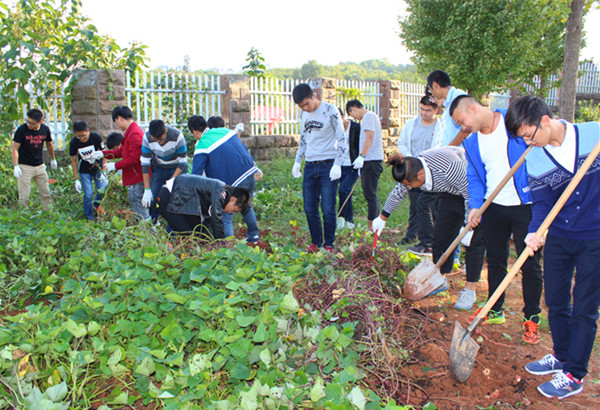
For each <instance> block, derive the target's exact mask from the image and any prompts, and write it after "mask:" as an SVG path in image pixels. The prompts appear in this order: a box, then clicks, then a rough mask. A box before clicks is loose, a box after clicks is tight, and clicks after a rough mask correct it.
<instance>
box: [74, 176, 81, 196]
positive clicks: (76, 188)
mask: <svg viewBox="0 0 600 410" xmlns="http://www.w3.org/2000/svg"><path fill="white" fill-rule="evenodd" d="M75 191H77V192H79V193H81V181H80V180H78V179H77V180H75Z"/></svg>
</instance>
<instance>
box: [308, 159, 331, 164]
mask: <svg viewBox="0 0 600 410" xmlns="http://www.w3.org/2000/svg"><path fill="white" fill-rule="evenodd" d="M333 161H334V160H333V159H324V160H323V161H306V162H308V163H309V164H332V163H333Z"/></svg>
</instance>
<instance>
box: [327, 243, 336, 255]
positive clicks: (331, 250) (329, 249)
mask: <svg viewBox="0 0 600 410" xmlns="http://www.w3.org/2000/svg"><path fill="white" fill-rule="evenodd" d="M325 250H326V251H327V252H329V253H334V252H335V251H334V250H333V246H329V245H325Z"/></svg>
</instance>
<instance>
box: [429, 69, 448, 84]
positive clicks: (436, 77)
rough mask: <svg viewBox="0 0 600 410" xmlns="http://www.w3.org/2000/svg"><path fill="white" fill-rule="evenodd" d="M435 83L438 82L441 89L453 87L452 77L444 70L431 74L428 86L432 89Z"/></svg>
mask: <svg viewBox="0 0 600 410" xmlns="http://www.w3.org/2000/svg"><path fill="white" fill-rule="evenodd" d="M434 82H436V83H437V84H438V85H439V86H440V87H450V86H451V85H452V82H451V81H450V76H449V75H448V73H446V72H445V71H442V70H435V71H432V72H431V73H429V75H428V76H427V85H428V86H430V87H431V85H432V84H433V83H434Z"/></svg>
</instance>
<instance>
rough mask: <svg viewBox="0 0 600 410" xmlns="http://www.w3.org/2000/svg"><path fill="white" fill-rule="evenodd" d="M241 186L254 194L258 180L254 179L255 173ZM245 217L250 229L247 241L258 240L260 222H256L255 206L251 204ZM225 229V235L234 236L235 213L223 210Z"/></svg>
mask: <svg viewBox="0 0 600 410" xmlns="http://www.w3.org/2000/svg"><path fill="white" fill-rule="evenodd" d="M238 187H240V188H246V189H247V190H248V191H250V197H253V196H254V189H255V188H256V180H255V179H254V175H250V176H249V177H248V178H246V179H245V180H244V181H242V183H241V184H239V185H238ZM242 216H243V217H244V222H245V223H246V227H247V228H248V230H247V231H246V241H247V242H256V241H258V239H259V232H258V223H257V222H256V214H255V213H254V208H252V205H250V208H248V211H247V212H246V213H245V214H242ZM223 229H224V230H225V237H226V238H227V237H229V236H233V214H228V213H227V212H223Z"/></svg>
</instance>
